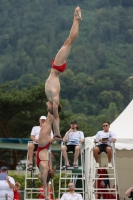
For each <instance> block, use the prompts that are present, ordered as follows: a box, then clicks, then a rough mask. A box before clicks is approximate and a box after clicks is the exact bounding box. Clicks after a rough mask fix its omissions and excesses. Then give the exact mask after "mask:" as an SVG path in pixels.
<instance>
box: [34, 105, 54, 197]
mask: <svg viewBox="0 0 133 200" xmlns="http://www.w3.org/2000/svg"><path fill="white" fill-rule="evenodd" d="M46 105H47V111H48V115H47V118H46V121H45V123H44V124H43V126H42V128H41V130H40V134H39V138H38V149H37V154H36V164H37V166H38V168H39V170H40V174H39V179H40V180H41V182H42V184H43V189H44V196H45V200H49V197H48V192H47V191H48V190H47V187H48V182H49V179H50V178H53V176H54V173H55V170H56V169H55V168H54V170H50V164H49V152H48V148H49V146H50V141H51V137H50V133H51V126H52V123H53V105H52V104H51V103H49V102H47V103H46ZM55 139H56V138H55Z"/></svg>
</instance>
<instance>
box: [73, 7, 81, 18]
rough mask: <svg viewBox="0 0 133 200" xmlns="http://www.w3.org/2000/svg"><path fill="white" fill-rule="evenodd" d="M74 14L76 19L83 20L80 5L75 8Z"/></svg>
mask: <svg viewBox="0 0 133 200" xmlns="http://www.w3.org/2000/svg"><path fill="white" fill-rule="evenodd" d="M74 16H75V18H76V19H78V20H82V16H81V9H80V7H79V6H77V8H76V9H75V12H74Z"/></svg>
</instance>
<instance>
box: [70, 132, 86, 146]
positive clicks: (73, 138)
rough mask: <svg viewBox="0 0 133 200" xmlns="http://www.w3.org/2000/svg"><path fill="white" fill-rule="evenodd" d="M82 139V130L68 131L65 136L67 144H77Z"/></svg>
mask: <svg viewBox="0 0 133 200" xmlns="http://www.w3.org/2000/svg"><path fill="white" fill-rule="evenodd" d="M66 134H67V133H66ZM81 139H84V133H83V132H82V131H76V132H70V133H69V134H68V137H67V141H66V144H67V145H79V140H81Z"/></svg>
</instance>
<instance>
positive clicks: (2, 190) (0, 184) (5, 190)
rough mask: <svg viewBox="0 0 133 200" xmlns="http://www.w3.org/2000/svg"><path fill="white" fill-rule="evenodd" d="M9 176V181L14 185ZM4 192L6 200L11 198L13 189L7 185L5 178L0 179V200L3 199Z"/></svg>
mask: <svg viewBox="0 0 133 200" xmlns="http://www.w3.org/2000/svg"><path fill="white" fill-rule="evenodd" d="M8 177H9V181H10V182H11V183H12V184H14V185H15V181H14V178H12V177H10V176H8ZM5 194H8V196H9V197H8V200H11V199H13V197H14V194H13V189H11V188H10V187H9V184H8V182H7V180H0V200H5Z"/></svg>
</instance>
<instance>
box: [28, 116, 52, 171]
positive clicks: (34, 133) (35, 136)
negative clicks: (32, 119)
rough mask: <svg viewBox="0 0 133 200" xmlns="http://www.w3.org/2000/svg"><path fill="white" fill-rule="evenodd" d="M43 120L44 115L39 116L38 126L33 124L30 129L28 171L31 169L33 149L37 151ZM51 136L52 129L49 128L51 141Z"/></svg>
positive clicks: (44, 118) (44, 119)
mask: <svg viewBox="0 0 133 200" xmlns="http://www.w3.org/2000/svg"><path fill="white" fill-rule="evenodd" d="M45 121H46V116H41V117H40V118H39V126H34V127H33V128H32V131H31V136H30V138H31V140H32V142H30V143H29V144H28V158H29V165H28V170H29V171H32V170H33V154H34V151H37V148H38V138H39V133H40V130H41V127H42V126H43V124H44V123H45ZM53 136H54V135H53V131H52V130H51V142H53V141H54V139H53Z"/></svg>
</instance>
